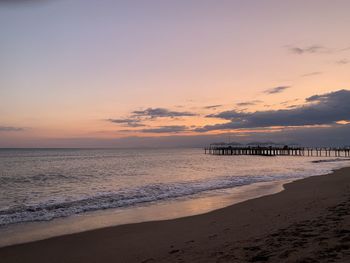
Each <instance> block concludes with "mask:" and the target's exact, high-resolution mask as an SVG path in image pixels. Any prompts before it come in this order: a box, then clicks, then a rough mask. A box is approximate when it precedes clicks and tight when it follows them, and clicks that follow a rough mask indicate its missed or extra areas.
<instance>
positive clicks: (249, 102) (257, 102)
mask: <svg viewBox="0 0 350 263" xmlns="http://www.w3.org/2000/svg"><path fill="white" fill-rule="evenodd" d="M259 103H262V101H261V100H252V101H244V102H239V103H236V105H237V106H239V107H245V106H254V105H256V104H259Z"/></svg>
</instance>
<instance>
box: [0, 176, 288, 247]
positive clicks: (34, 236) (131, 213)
mask: <svg viewBox="0 0 350 263" xmlns="http://www.w3.org/2000/svg"><path fill="white" fill-rule="evenodd" d="M292 181H293V180H289V179H288V180H281V181H273V182H259V183H253V184H250V185H243V186H238V187H234V188H227V189H219V190H214V191H208V192H204V193H201V194H197V195H195V196H194V197H190V198H189V197H188V196H185V197H179V198H176V199H172V200H163V201H161V202H150V203H145V204H142V205H138V206H130V207H124V208H114V209H106V210H98V211H91V212H87V213H83V214H76V215H73V216H68V217H61V218H55V219H53V220H49V221H39V222H35V221H34V222H28V223H20V224H14V225H8V226H5V227H4V228H3V229H1V228H0V248H2V247H7V246H13V245H19V244H25V243H30V242H35V241H40V240H45V239H49V238H54V237H59V236H64V235H70V234H78V233H82V232H86V231H92V230H98V229H102V228H106V227H114V226H121V225H128V224H135V223H144V222H152V221H161V220H172V219H179V218H183V217H190V216H194V215H201V214H205V213H209V212H212V211H215V210H218V209H221V208H225V207H228V206H231V205H234V204H237V203H241V202H244V201H247V200H251V199H254V198H259V197H262V196H266V195H271V194H275V193H278V192H280V191H283V190H284V187H283V185H284V184H285V183H288V182H292Z"/></svg>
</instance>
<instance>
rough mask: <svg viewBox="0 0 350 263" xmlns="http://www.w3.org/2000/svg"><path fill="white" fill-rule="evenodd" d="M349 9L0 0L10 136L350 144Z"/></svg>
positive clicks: (0, 87)
mask: <svg viewBox="0 0 350 263" xmlns="http://www.w3.org/2000/svg"><path fill="white" fill-rule="evenodd" d="M348 10H350V1H347V0H333V1H329V0H308V1H305V0H302V1H301V0H289V1H288V0H286V1H280V0H249V1H246V0H231V1H228V0H216V1H214V0H211V1H208V0H176V1H169V0H148V1H141V0H139V1H136V0H135V1H134V0H125V1H116V0H0V32H1V37H0V147H170V146H171V147H176V146H181V147H182V146H204V145H206V144H208V143H211V142H217V141H225V142H230V141H237V142H248V141H278V142H284V143H291V142H293V143H299V144H303V145H312V146H316V145H320V146H328V145H329V146H331V145H337V146H339V145H350V136H349V135H348V134H350V34H349V26H350V16H349V15H348Z"/></svg>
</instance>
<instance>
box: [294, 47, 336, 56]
mask: <svg viewBox="0 0 350 263" xmlns="http://www.w3.org/2000/svg"><path fill="white" fill-rule="evenodd" d="M287 48H288V50H289V51H290V52H291V53H294V54H298V55H303V54H314V53H326V52H329V51H330V50H329V49H328V48H326V47H323V46H321V45H311V46H307V47H297V46H288V47H287Z"/></svg>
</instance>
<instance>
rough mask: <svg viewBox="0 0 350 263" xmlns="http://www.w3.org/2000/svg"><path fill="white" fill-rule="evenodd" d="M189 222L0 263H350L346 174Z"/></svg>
mask: <svg viewBox="0 0 350 263" xmlns="http://www.w3.org/2000/svg"><path fill="white" fill-rule="evenodd" d="M285 188H286V190H285V191H283V192H280V193H277V194H274V195H270V196H264V197H260V198H257V199H253V200H249V201H246V202H243V203H239V204H235V205H232V206H230V207H227V208H223V209H219V210H216V211H213V212H210V213H207V214H203V215H197V216H191V217H186V218H180V219H174V220H165V221H156V222H145V223H137V224H129V225H122V226H116V227H108V228H104V229H99V230H93V231H88V232H83V233H78V234H72V235H66V236H61V237H55V238H50V239H47V240H43V241H37V242H32V243H27V244H22V245H15V246H10V247H4V248H0V262H1V263H6V262H29V263H30V262H53V263H54V262H144V263H145V262H148V263H150V262H350V168H343V169H341V170H338V171H336V172H334V173H332V174H329V175H322V176H314V177H309V178H306V179H303V180H299V181H296V182H293V183H289V184H286V185H285Z"/></svg>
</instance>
